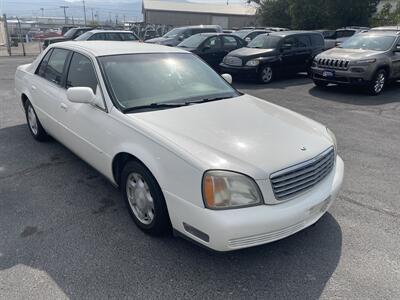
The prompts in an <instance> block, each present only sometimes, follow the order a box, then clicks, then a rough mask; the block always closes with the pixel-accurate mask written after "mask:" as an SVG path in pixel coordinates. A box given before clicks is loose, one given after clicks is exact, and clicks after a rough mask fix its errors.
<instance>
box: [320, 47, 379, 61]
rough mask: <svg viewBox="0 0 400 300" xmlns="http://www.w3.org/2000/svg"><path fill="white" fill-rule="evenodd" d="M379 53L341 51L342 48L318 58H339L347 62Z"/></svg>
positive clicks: (351, 50) (329, 51)
mask: <svg viewBox="0 0 400 300" xmlns="http://www.w3.org/2000/svg"><path fill="white" fill-rule="evenodd" d="M379 53H381V52H379V51H373V50H362V49H343V48H333V49H330V50H328V51H325V52H323V53H321V54H320V55H319V56H318V58H319V57H324V58H326V57H332V58H341V59H348V60H355V59H364V58H369V57H371V56H374V55H377V54H379Z"/></svg>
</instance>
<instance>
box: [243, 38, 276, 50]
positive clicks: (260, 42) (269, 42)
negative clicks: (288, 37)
mask: <svg viewBox="0 0 400 300" xmlns="http://www.w3.org/2000/svg"><path fill="white" fill-rule="evenodd" d="M280 40H281V37H279V36H273V35H267V34H261V35H259V36H257V37H256V38H255V39H254V40H252V41H251V42H250V43H249V44H248V45H247V47H248V48H260V49H275V48H277V47H278V43H279V41H280Z"/></svg>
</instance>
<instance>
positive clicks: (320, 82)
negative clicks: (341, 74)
mask: <svg viewBox="0 0 400 300" xmlns="http://www.w3.org/2000/svg"><path fill="white" fill-rule="evenodd" d="M314 84H315V85H316V86H318V87H326V86H328V82H325V81H322V80H318V79H314Z"/></svg>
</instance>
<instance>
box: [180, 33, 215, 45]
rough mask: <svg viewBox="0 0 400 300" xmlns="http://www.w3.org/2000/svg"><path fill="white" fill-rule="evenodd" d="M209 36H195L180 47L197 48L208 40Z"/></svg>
mask: <svg viewBox="0 0 400 300" xmlns="http://www.w3.org/2000/svg"><path fill="white" fill-rule="evenodd" d="M207 37H208V36H207V35H203V34H195V35H192V36H191V37H190V38H187V39H186V40H184V41H183V42H182V43H180V44H179V47H184V48H197V47H198V46H199V45H200V44H201V43H202V42H203V41H204V40H205V39H207Z"/></svg>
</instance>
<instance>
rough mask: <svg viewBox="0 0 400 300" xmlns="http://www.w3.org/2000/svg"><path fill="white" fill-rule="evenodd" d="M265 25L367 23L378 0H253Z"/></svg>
mask: <svg viewBox="0 0 400 300" xmlns="http://www.w3.org/2000/svg"><path fill="white" fill-rule="evenodd" d="M250 2H255V3H258V4H259V5H260V7H259V14H260V15H261V17H262V20H263V23H264V24H265V25H268V26H279V27H291V28H293V29H318V28H338V27H344V26H350V25H357V26H367V25H368V24H369V21H370V18H371V17H372V16H373V14H374V13H375V12H376V8H377V5H378V3H379V0H255V1H250Z"/></svg>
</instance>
